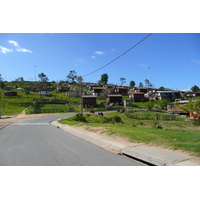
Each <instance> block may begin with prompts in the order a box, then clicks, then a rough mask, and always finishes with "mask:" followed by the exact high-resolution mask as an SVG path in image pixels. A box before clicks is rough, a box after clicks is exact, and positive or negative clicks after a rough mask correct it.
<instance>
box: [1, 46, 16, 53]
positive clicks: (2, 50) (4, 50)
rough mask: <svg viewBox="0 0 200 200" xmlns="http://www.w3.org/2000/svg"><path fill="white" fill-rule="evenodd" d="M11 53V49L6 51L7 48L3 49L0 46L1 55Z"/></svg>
mask: <svg viewBox="0 0 200 200" xmlns="http://www.w3.org/2000/svg"><path fill="white" fill-rule="evenodd" d="M12 51H13V49H7V48H5V47H2V46H0V52H1V53H4V54H6V53H10V52H12Z"/></svg>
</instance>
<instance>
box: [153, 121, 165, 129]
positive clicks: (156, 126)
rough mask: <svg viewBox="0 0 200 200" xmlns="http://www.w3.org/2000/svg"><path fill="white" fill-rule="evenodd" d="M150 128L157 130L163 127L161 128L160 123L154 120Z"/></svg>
mask: <svg viewBox="0 0 200 200" xmlns="http://www.w3.org/2000/svg"><path fill="white" fill-rule="evenodd" d="M152 127H153V128H158V129H162V128H163V127H162V126H161V123H160V121H158V120H154V121H153V123H152Z"/></svg>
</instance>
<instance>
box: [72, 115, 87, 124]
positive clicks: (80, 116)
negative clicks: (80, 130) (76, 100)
mask: <svg viewBox="0 0 200 200" xmlns="http://www.w3.org/2000/svg"><path fill="white" fill-rule="evenodd" d="M72 120H74V121H80V122H87V120H86V118H85V117H84V116H83V114H81V113H78V114H76V116H74V117H73V119H72Z"/></svg>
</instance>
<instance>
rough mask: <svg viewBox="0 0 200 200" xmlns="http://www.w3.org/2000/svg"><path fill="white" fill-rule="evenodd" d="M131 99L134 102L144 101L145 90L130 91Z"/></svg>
mask: <svg viewBox="0 0 200 200" xmlns="http://www.w3.org/2000/svg"><path fill="white" fill-rule="evenodd" d="M129 99H131V100H132V101H134V102H141V101H144V92H131V93H129Z"/></svg>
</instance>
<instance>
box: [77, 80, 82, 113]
mask: <svg viewBox="0 0 200 200" xmlns="http://www.w3.org/2000/svg"><path fill="white" fill-rule="evenodd" d="M77 80H78V83H79V84H80V92H81V94H80V100H81V114H83V78H82V76H78V77H77Z"/></svg>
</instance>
